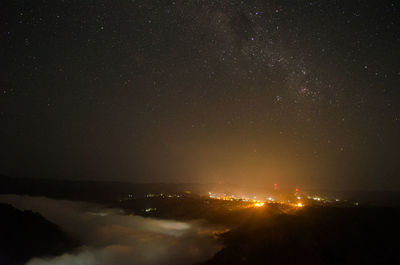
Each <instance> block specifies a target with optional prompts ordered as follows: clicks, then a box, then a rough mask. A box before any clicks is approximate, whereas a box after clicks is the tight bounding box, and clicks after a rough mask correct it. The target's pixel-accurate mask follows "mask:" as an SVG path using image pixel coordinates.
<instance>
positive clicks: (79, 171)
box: [0, 0, 400, 190]
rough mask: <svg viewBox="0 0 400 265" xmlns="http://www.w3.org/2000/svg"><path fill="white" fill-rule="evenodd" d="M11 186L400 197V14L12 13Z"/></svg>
mask: <svg viewBox="0 0 400 265" xmlns="http://www.w3.org/2000/svg"><path fill="white" fill-rule="evenodd" d="M0 39H1V43H2V45H1V49H0V56H1V57H0V58H1V59H0V62H1V63H0V69H1V72H0V150H1V152H0V153H1V155H0V173H1V174H4V175H10V176H24V177H42V178H68V179H95V180H97V179H99V180H127V181H133V182H135V181H137V182H158V181H162V182H200V183H209V182H219V183H234V184H240V185H257V186H266V187H269V186H271V185H272V184H273V183H279V184H280V185H281V186H287V187H292V186H299V187H305V188H324V189H381V190H400V176H399V173H400V163H399V158H400V140H399V136H400V91H399V89H400V87H399V85H400V49H399V47H400V2H399V1H386V0H379V1H378V0H376V1H373V0H372V1H361V0H359V1H356V0H354V1H349V0H346V1H344V0H343V1H338V0H329V1H328V0H326V1H303V0H296V1H291V0H290V1H289V0H254V1H252V0H248V1H238V0H220V1H217V0H215V1H211V0H202V1H200V0H193V1H180V0H176V1H163V0H159V1H153V0H130V1H127V0H121V1H111V0H109V1H106V0H96V1H82V0H63V1H62V0H47V1H46V0H42V1H39V0H31V1H23V0H12V1H11V0H4V1H1V2H0Z"/></svg>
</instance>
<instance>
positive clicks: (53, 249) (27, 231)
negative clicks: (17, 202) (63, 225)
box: [0, 204, 78, 265]
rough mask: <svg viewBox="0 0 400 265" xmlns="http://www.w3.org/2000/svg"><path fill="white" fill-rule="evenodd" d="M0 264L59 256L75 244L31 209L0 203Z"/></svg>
mask: <svg viewBox="0 0 400 265" xmlns="http://www.w3.org/2000/svg"><path fill="white" fill-rule="evenodd" d="M0 216H1V218H0V264H2V265H3V264H4V265H18V264H25V263H26V262H27V261H28V260H29V259H31V258H33V257H42V256H53V255H60V254H62V253H64V252H65V251H69V250H72V249H73V248H74V247H76V246H77V245H78V244H77V242H75V241H74V240H72V239H71V238H69V237H68V236H67V235H66V234H65V233H64V232H63V231H61V230H60V228H59V227H58V226H57V225H55V224H53V223H51V222H49V221H47V220H46V219H44V218H43V217H42V216H41V215H40V214H38V213H34V212H32V211H20V210H18V209H16V208H14V207H12V206H11V205H8V204H0Z"/></svg>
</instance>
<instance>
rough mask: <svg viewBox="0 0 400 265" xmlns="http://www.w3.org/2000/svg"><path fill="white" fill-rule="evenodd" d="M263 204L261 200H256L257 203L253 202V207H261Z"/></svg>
mask: <svg viewBox="0 0 400 265" xmlns="http://www.w3.org/2000/svg"><path fill="white" fill-rule="evenodd" d="M263 205H264V203H263V202H257V203H255V204H254V207H261V206H263Z"/></svg>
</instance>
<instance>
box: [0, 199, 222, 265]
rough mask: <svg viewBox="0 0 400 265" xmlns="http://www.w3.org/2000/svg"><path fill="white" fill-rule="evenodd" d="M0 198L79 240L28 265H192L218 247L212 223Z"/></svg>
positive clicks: (66, 203) (68, 203) (91, 206)
mask: <svg viewBox="0 0 400 265" xmlns="http://www.w3.org/2000/svg"><path fill="white" fill-rule="evenodd" d="M0 202H3V203H9V204H11V205H13V206H14V207H16V208H19V209H21V210H32V211H34V212H38V213H40V214H41V215H43V216H44V217H45V218H46V219H48V220H49V221H51V222H53V223H55V224H57V225H59V226H60V227H61V229H62V230H64V231H65V232H67V233H68V234H69V235H71V236H73V237H74V238H76V239H78V240H80V241H81V242H82V244H83V246H82V247H80V248H78V249H76V250H74V251H73V252H71V253H64V254H63V255H61V256H57V257H48V258H33V259H32V260H30V261H29V262H28V263H27V265H50V264H51V265H95V264H96V265H109V264H119V265H124V264H135V265H152V264H159V265H170V264H171V265H172V264H173V265H179V264H197V263H199V262H202V261H205V260H207V259H209V258H211V257H212V255H213V254H214V253H215V252H217V251H218V250H219V249H220V248H221V246H220V245H219V244H218V243H217V242H216V241H215V239H214V238H213V233H214V232H215V231H216V228H214V227H209V226H205V225H204V224H202V223H201V222H190V223H185V222H177V221H170V220H156V219H151V218H143V217H140V216H129V215H124V214H123V213H122V212H121V211H120V210H119V209H110V208H106V207H105V206H102V205H99V204H92V203H85V202H72V201H65V200H54V199H48V198H43V197H29V196H17V195H1V196H0Z"/></svg>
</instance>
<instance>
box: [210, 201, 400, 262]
mask: <svg viewBox="0 0 400 265" xmlns="http://www.w3.org/2000/svg"><path fill="white" fill-rule="evenodd" d="M265 210H268V209H265ZM399 224H400V213H399V211H398V210H396V209H382V208H381V209H377V208H376V209H371V208H370V209H359V208H306V209H303V210H300V211H298V212H297V213H295V214H279V215H277V216H274V217H271V218H268V219H263V218H256V219H251V220H249V221H248V222H246V223H244V224H243V225H241V226H240V227H238V228H235V229H233V230H231V231H229V232H227V233H225V234H223V235H222V236H221V240H223V241H224V243H225V244H226V247H225V248H224V249H222V250H221V251H220V252H218V253H217V254H216V255H215V256H214V258H213V259H212V260H210V261H208V262H206V263H205V265H217V264H218V265H225V264H226V265H228V264H229V265H234V264H243V265H244V264H273V265H277V264H286V265H289V264H296V265H300V264H301V265H303V264H304V265H313V264H338V265H339V264H340V265H345V264H371V265H372V264H400V252H399V250H400V243H399V239H400V229H399Z"/></svg>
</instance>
